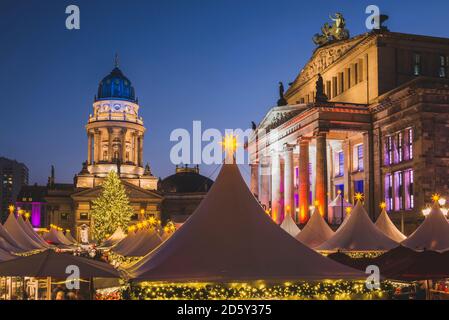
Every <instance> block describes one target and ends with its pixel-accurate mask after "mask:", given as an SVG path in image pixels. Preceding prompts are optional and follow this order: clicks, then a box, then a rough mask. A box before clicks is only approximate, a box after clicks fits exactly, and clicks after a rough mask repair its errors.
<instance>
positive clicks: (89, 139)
mask: <svg viewBox="0 0 449 320" xmlns="http://www.w3.org/2000/svg"><path fill="white" fill-rule="evenodd" d="M87 164H88V165H91V164H92V133H91V132H90V131H88V132H87Z"/></svg>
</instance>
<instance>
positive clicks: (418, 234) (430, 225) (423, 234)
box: [401, 202, 449, 251]
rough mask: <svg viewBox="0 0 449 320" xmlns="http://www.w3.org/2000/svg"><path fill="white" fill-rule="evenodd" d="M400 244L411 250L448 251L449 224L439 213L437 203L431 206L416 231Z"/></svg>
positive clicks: (441, 213)
mask: <svg viewBox="0 0 449 320" xmlns="http://www.w3.org/2000/svg"><path fill="white" fill-rule="evenodd" d="M401 244H402V245H403V246H405V247H408V248H410V249H413V250H424V249H425V250H434V251H446V250H448V249H449V223H448V221H447V220H446V217H445V216H444V215H443V212H441V210H440V207H439V205H438V202H435V203H434V204H433V206H432V210H431V211H430V213H429V215H428V216H427V217H426V219H425V220H424V222H423V223H422V224H421V225H420V226H419V227H418V229H416V230H415V232H413V233H412V234H411V235H410V236H409V237H408V238H407V239H406V240H404V241H403V242H402V243H401Z"/></svg>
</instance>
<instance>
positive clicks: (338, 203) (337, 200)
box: [329, 194, 352, 208]
mask: <svg viewBox="0 0 449 320" xmlns="http://www.w3.org/2000/svg"><path fill="white" fill-rule="evenodd" d="M342 200H343V207H344V208H346V207H352V204H350V203H349V202H348V201H346V199H345V198H343V197H342V196H341V194H338V195H337V196H336V197H335V199H334V200H332V201H331V202H329V207H341V201H342Z"/></svg>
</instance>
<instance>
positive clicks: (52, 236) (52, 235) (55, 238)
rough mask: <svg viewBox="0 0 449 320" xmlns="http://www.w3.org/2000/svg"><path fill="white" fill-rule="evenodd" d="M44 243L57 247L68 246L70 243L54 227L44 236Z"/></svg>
mask: <svg viewBox="0 0 449 320" xmlns="http://www.w3.org/2000/svg"><path fill="white" fill-rule="evenodd" d="M44 239H45V241H48V242H50V243H51V244H54V245H57V246H61V245H62V246H68V245H71V243H70V242H69V241H68V240H67V239H66V238H65V236H64V234H62V231H60V230H58V229H57V228H56V227H53V226H52V227H50V231H49V232H48V233H46V234H45V235H44Z"/></svg>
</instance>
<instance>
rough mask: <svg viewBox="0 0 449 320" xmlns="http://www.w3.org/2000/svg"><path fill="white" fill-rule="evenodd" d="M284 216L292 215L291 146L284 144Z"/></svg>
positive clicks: (293, 207)
mask: <svg viewBox="0 0 449 320" xmlns="http://www.w3.org/2000/svg"><path fill="white" fill-rule="evenodd" d="M284 163H285V165H284V217H285V216H286V215H287V214H290V215H291V216H292V217H294V214H293V213H294V210H295V200H294V197H295V195H294V182H293V179H294V170H293V148H292V147H290V146H288V145H286V146H285V150H284Z"/></svg>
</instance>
